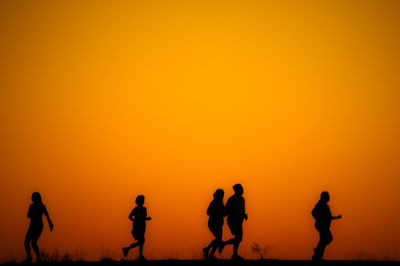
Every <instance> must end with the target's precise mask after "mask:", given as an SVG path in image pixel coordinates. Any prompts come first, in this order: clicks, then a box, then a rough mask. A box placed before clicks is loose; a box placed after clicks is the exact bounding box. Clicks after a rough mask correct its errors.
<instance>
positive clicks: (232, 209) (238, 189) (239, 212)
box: [219, 184, 247, 260]
mask: <svg viewBox="0 0 400 266" xmlns="http://www.w3.org/2000/svg"><path fill="white" fill-rule="evenodd" d="M233 190H234V191H235V194H234V195H233V196H231V197H230V198H229V199H228V201H227V203H226V206H225V214H226V215H227V216H228V217H227V222H228V226H229V229H230V230H231V233H232V235H234V238H232V239H230V240H228V241H225V242H222V243H221V245H220V246H219V252H222V250H223V249H224V247H225V246H226V245H231V244H232V245H233V255H232V259H233V260H237V259H242V258H241V257H240V256H239V254H238V249H239V244H240V242H242V238H243V229H242V223H243V220H247V214H246V212H245V206H244V205H245V204H244V198H243V197H242V195H243V187H242V185H241V184H236V185H234V186H233Z"/></svg>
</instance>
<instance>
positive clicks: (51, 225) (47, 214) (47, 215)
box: [43, 206, 54, 231]
mask: <svg viewBox="0 0 400 266" xmlns="http://www.w3.org/2000/svg"><path fill="white" fill-rule="evenodd" d="M43 212H44V215H45V216H46V218H47V222H48V223H49V227H50V231H53V227H54V225H53V223H52V222H51V219H50V216H49V213H48V212H47V209H46V207H45V206H43Z"/></svg>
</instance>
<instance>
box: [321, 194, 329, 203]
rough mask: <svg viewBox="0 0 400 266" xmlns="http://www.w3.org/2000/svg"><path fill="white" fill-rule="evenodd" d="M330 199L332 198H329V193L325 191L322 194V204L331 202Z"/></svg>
mask: <svg viewBox="0 0 400 266" xmlns="http://www.w3.org/2000/svg"><path fill="white" fill-rule="evenodd" d="M329 199H330V197H329V193H328V191H324V192H322V193H321V201H322V202H325V203H327V202H329Z"/></svg>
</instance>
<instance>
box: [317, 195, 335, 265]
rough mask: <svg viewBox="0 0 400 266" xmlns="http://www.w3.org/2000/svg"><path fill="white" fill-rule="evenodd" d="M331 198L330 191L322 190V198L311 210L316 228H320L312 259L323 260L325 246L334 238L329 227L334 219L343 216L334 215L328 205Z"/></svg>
mask: <svg viewBox="0 0 400 266" xmlns="http://www.w3.org/2000/svg"><path fill="white" fill-rule="evenodd" d="M329 199H330V198H329V193H328V192H327V191H324V192H322V193H321V199H320V200H319V201H318V203H317V204H316V205H315V207H314V209H313V210H312V212H311V214H312V216H313V217H314V219H315V228H316V229H317V230H318V233H319V242H318V245H317V247H316V248H314V255H313V257H312V260H317V261H318V260H322V257H323V255H324V252H325V247H326V246H327V245H329V244H330V243H331V242H332V240H333V237H332V234H331V231H330V230H329V227H330V226H331V221H332V220H334V219H340V218H342V216H341V215H339V216H332V214H331V211H330V209H329V206H328V202H329Z"/></svg>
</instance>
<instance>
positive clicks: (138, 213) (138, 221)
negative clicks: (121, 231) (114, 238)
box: [122, 195, 151, 260]
mask: <svg viewBox="0 0 400 266" xmlns="http://www.w3.org/2000/svg"><path fill="white" fill-rule="evenodd" d="M135 202H136V204H137V206H136V207H135V208H133V210H132V211H131V213H130V214H129V217H128V218H129V219H130V220H132V221H133V228H132V236H133V238H134V239H135V240H137V242H135V243H133V244H132V245H130V246H129V247H125V248H122V251H123V252H124V256H125V257H126V256H127V255H128V252H129V250H131V249H132V248H135V247H137V246H139V259H141V260H144V257H143V245H144V232H145V231H146V221H150V220H151V217H147V209H146V208H145V207H143V204H144V196H143V195H139V196H137V197H136V201H135ZM133 217H135V218H133Z"/></svg>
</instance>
